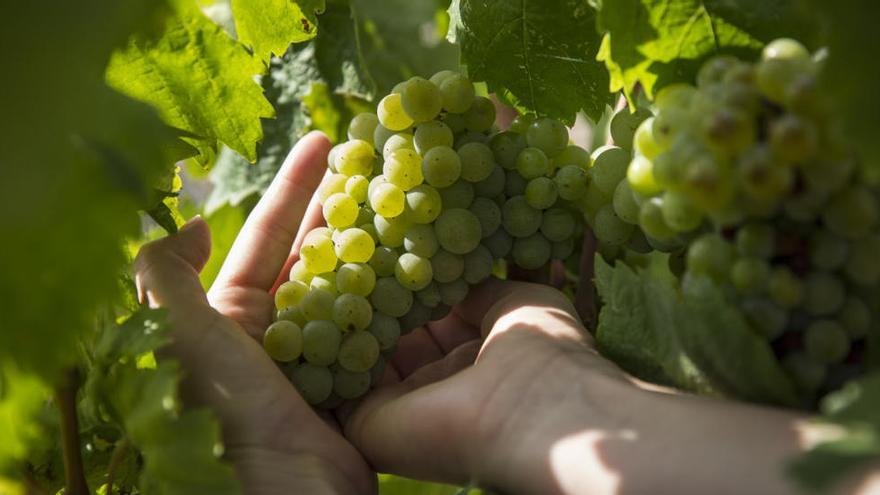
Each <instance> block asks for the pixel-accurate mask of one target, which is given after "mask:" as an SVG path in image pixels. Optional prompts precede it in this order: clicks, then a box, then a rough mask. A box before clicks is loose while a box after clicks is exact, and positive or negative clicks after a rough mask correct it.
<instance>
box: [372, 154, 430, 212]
mask: <svg viewBox="0 0 880 495" xmlns="http://www.w3.org/2000/svg"><path fill="white" fill-rule="evenodd" d="M382 170H383V175H384V176H385V178H386V179H388V182H389V183H391V184H394V185H395V186H397V187H399V188H400V189H401V190H403V191H409V190H410V189H412V188H413V187H415V186H417V185H419V184H421V183H422V181H423V180H424V177H423V176H422V159H421V158H420V157H419V155H418V154H417V153H416V152H415V151H413V150H409V149H398V150H395V151H393V152H392V153H391V155H390V156H388V158H386V159H385V165H384V167H383V169H382ZM373 209H374V210H375V209H376V208H375V207H373ZM376 212H377V213H378V212H379V210H376ZM383 216H384V215H383Z"/></svg>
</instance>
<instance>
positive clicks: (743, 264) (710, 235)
mask: <svg viewBox="0 0 880 495" xmlns="http://www.w3.org/2000/svg"><path fill="white" fill-rule="evenodd" d="M820 69H821V57H812V56H811V54H810V53H809V52H808V51H807V49H805V48H804V47H803V46H802V45H801V44H799V43H798V42H796V41H794V40H790V39H780V40H776V41H774V42H772V43H770V44H768V45H767V46H766V47H765V50H764V52H763V56H762V58H761V60H760V61H758V62H757V63H754V64H752V63H746V62H743V61H741V60H738V59H736V58H733V57H727V56H719V57H716V58H714V59H711V60H709V61H708V62H706V63H705V64H704V65H703V67H702V68H701V69H700V71H699V73H698V75H697V81H696V82H697V84H696V86H691V85H684V84H679V85H673V86H670V87H667V88H664V89H663V90H661V91H660V92H659V93H658V94H657V97H656V99H655V101H654V114H651V113H650V112H647V111H644V110H642V111H639V112H636V113H630V112H628V111H624V112H625V113H623V115H622V116H620V118H619V119H618V118H615V121H617V125H616V126H615V125H614V122H612V133H614V131H615V130H617V132H618V134H619V135H620V136H621V139H622V143H623V144H624V146H625V145H627V144H630V143H631V145H632V147H633V149H634V154H633V155H632V157H631V159H630V160H629V163H628V164H627V166H623V165H622V162H623V161H624V160H626V158H625V155H626V153H625V152H624V150H623V149H617V148H608V149H605V150H604V151H601V153H600V154H599V155H598V156H596V157H595V161H596V164H595V165H594V166H593V169H592V173H591V175H592V179H593V180H592V183H591V185H590V188H591V189H595V190H596V191H598V193H601V194H602V195H603V196H602V197H600V198H596V197H592V198H590V197H589V195H588V197H587V199H586V200H585V201H587V202H588V203H590V204H589V205H588V206H590V207H592V208H593V210H589V211H588V219H590V222H591V225H592V226H593V227H594V230H595V233H596V235H597V237H598V238H599V239H600V240H601V241H603V242H604V243H606V244H609V245H612V246H623V245H625V243H628V244H627V246H629V247H634V248H636V249H637V248H638V247H644V246H643V245H642V244H641V243H642V241H647V244H648V245H649V246H650V248H653V249H656V250H660V251H667V252H671V253H673V254H672V255H671V257H670V267H671V268H673V271H674V272H677V273H678V274H679V275H683V276H684V277H685V279H687V277H693V276H708V277H711V278H712V279H714V280H715V281H716V282H717V283H719V284H721V286H723V287H725V290H727V291H728V292H729V293H730V295H731V297H732V299H733V300H734V301H735V302H736V303H737V304H738V305H739V307H740V308H741V310H742V311H743V314H744V315H745V316H746V319H747V320H748V321H749V322H750V324H751V326H752V327H754V329H755V330H756V331H758V332H760V334H761V335H763V336H765V337H766V338H767V339H768V341H770V342H771V343H772V345H773V347H774V350H775V351H776V353H777V356H778V358H779V359H780V360H781V362H782V364H783V365H784V367H785V368H786V369H787V370H788V372H789V373H790V375H791V377H792V378H793V380H794V381H795V383H797V384H798V386H799V387H800V388H801V389H802V391H803V392H804V393H805V394H806V395H807V396H815V394H822V393H824V392H826V391H828V390H831V389H834V388H836V387H838V386H839V385H841V384H842V383H843V382H844V381H846V380H847V379H848V378H851V377H852V376H855V375H857V374H859V373H860V372H861V371H862V370H861V364H860V363H861V362H862V357H861V354H862V353H863V349H864V341H865V338H866V335H867V334H868V333H869V332H870V331H871V330H872V329H876V327H877V316H876V315H875V314H874V310H875V308H872V307H871V305H872V304H873V302H872V301H876V300H877V296H878V291H877V285H878V281H880V262H878V260H877V259H874V258H873V256H876V255H877V254H878V253H880V231H878V219H880V207H878V191H877V190H876V189H873V188H871V187H870V186H868V185H866V181H865V178H864V177H862V176H861V174H860V168H859V166H858V165H859V163H858V160H857V157H855V156H854V155H853V154H852V153H851V152H850V149H849V148H848V147H847V146H846V144H845V143H844V140H843V139H841V137H840V136H839V135H838V134H837V133H836V131H837V130H836V128H835V127H834V125H833V120H832V119H831V118H830V114H829V112H828V111H827V110H826V109H825V108H824V106H823V104H822V101H821V98H820V95H818V94H817V88H816V78H817V75H818V73H819V71H820ZM636 125H637V127H636V128H635V132H634V133H633V134H632V136H631V138H630V139H629V140H627V138H628V137H629V136H628V134H627V131H628V130H630V129H633V127H634V126H636ZM617 137H618V136H617V135H615V139H617ZM606 157H607V158H606ZM602 159H606V161H605V162H603V163H599V161H600V160H602ZM600 166H602V167H604V168H605V169H604V170H603V169H602V168H600ZM614 183H616V184H614ZM609 198H610V202H609ZM603 201H604V203H603ZM609 204H610V206H609ZM593 205H595V206H593ZM590 216H591V217H590Z"/></svg>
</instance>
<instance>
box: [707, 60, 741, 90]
mask: <svg viewBox="0 0 880 495" xmlns="http://www.w3.org/2000/svg"><path fill="white" fill-rule="evenodd" d="M740 64H742V62H740V61H739V60H738V59H737V58H736V57H733V56H730V55H717V56H714V57H712V58H710V59H709V60H707V61H706V62H705V63H703V65H702V66H701V67H700V70H699V72H697V86H699V87H701V88H706V87H709V86H712V85H714V84H718V83H720V82H721V81H723V80H724V77H725V75H727V73H728V72H730V71H731V70H732V69H733V68H734V67H737V66H738V65H740Z"/></svg>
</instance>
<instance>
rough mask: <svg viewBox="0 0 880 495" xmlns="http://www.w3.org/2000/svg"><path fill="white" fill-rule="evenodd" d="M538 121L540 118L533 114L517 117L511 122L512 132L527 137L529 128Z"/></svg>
mask: <svg viewBox="0 0 880 495" xmlns="http://www.w3.org/2000/svg"><path fill="white" fill-rule="evenodd" d="M536 120H538V117H536V116H535V115H534V114H531V113H527V114H525V115H517V116H516V117H515V118H514V119H513V120H512V121H511V122H510V131H511V132H515V133H517V134H521V135H523V136H525V134H526V132H528V130H529V126H530V125H532V124H533V123H534V122H535V121H536Z"/></svg>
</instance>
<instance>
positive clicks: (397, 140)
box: [382, 132, 416, 160]
mask: <svg viewBox="0 0 880 495" xmlns="http://www.w3.org/2000/svg"><path fill="white" fill-rule="evenodd" d="M415 149H416V148H415V144H414V143H413V135H412V134H410V133H408V132H399V133H397V134H395V135H393V136H391V137H390V138H388V140H387V141H385V146H383V147H382V158H384V159H385V160H387V159H388V158H389V157H390V156H391V154H392V153H394V152H395V151H397V150H412V151H415Z"/></svg>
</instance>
